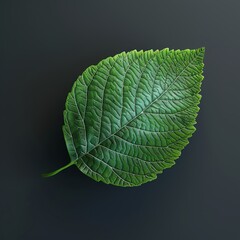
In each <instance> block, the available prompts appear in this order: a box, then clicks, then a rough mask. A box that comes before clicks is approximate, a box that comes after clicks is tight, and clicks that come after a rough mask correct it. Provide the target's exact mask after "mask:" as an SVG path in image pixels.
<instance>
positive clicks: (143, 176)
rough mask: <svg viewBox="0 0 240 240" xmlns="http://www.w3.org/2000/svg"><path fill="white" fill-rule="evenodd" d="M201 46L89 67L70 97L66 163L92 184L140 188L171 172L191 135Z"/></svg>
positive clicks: (126, 57)
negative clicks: (158, 176) (169, 170)
mask: <svg viewBox="0 0 240 240" xmlns="http://www.w3.org/2000/svg"><path fill="white" fill-rule="evenodd" d="M203 57H204V48H199V49H196V50H189V49H187V50H169V49H163V50H156V51H153V50H148V51H136V50H134V51H130V52H127V53H125V52H123V53H120V54H118V55H116V56H114V57H108V58H106V59H104V60H102V61H100V62H99V63H98V64H97V65H94V66H90V67H88V68H87V69H86V70H85V71H84V72H83V74H82V75H81V76H80V77H79V78H78V79H77V81H76V82H75V83H74V85H73V88H72V91H71V92H70V93H69V94H68V97H67V101H66V109H65V111H64V126H63V132H64V137H65V141H66V145H67V149H68V152H69V155H70V159H71V161H72V163H74V164H76V166H77V167H78V168H79V169H80V170H81V171H82V172H83V173H84V174H86V175H88V176H89V177H91V178H93V179H94V180H96V181H103V182H105V183H108V184H113V185H117V186H138V185H141V184H143V183H145V182H148V181H152V180H153V179H155V178H156V177H157V174H159V173H162V171H163V170H164V169H165V168H169V167H171V166H172V165H173V164H174V163H175V160H176V159H177V158H178V157H179V156H180V154H181V151H182V150H183V148H184V147H185V146H186V145H187V144H188V138H189V137H191V136H192V134H193V132H194V131H195V127H194V125H195V123H196V117H197V113H198V111H199V107H198V104H199V102H200V99H201V96H200V95H199V92H200V87H201V82H202V79H203V76H202V71H203Z"/></svg>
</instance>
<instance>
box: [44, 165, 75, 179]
mask: <svg viewBox="0 0 240 240" xmlns="http://www.w3.org/2000/svg"><path fill="white" fill-rule="evenodd" d="M75 163H76V162H75V161H71V162H70V163H68V164H67V165H65V166H63V167H61V168H59V169H57V170H55V171H53V172H50V173H43V174H42V177H52V176H54V175H56V174H58V173H59V172H61V171H63V170H64V169H66V168H69V167H71V166H72V165H74V164H75Z"/></svg>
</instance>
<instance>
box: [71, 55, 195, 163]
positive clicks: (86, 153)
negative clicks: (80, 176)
mask: <svg viewBox="0 0 240 240" xmlns="http://www.w3.org/2000/svg"><path fill="white" fill-rule="evenodd" d="M194 59H195V58H193V59H192V60H191V61H190V62H189V63H188V65H187V66H186V67H185V68H184V69H183V70H182V71H181V72H180V73H179V74H178V75H177V76H176V78H175V79H174V80H173V81H172V83H171V84H169V86H168V87H167V88H166V89H165V90H164V91H163V92H162V93H161V94H160V96H158V97H157V98H155V99H154V100H153V101H152V102H151V103H150V104H149V105H148V106H146V108H145V109H144V110H143V111H142V112H140V113H139V114H137V115H136V116H135V117H134V118H133V119H132V120H130V121H129V122H127V123H126V124H125V125H124V126H122V127H121V128H120V129H119V130H117V131H116V132H114V133H112V134H111V135H110V136H109V137H107V138H105V139H104V140H102V141H101V142H100V143H98V144H97V145H96V146H94V147H93V148H91V149H90V150H89V151H88V152H85V153H84V154H82V155H81V156H79V157H78V158H77V159H76V160H73V161H72V164H73V163H76V162H77V161H78V160H80V159H81V158H82V157H84V156H85V155H88V154H89V153H90V152H91V151H92V150H94V149H95V148H97V147H99V146H100V145H101V144H102V143H104V142H105V141H107V140H108V139H110V138H111V137H112V136H114V135H116V134H117V133H118V132H120V131H121V130H122V129H124V128H125V127H126V126H127V125H128V124H130V123H132V122H133V121H134V120H136V119H137V118H138V117H139V116H140V115H142V114H143V113H144V111H146V110H147V109H148V108H150V107H151V106H152V105H153V104H154V103H155V102H157V101H158V100H160V98H161V97H162V96H163V95H164V94H165V93H166V92H167V91H168V90H169V89H170V87H171V86H172V85H173V84H174V83H175V82H176V81H177V79H178V78H179V77H180V76H181V74H182V73H183V72H184V71H185V70H186V69H187V68H188V67H189V65H190V64H191V63H192V62H193V60H194Z"/></svg>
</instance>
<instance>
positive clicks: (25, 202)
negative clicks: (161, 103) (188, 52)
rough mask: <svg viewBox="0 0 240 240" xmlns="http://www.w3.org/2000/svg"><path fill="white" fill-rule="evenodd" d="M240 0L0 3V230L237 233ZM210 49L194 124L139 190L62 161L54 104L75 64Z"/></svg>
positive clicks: (100, 235) (5, 234)
mask: <svg viewBox="0 0 240 240" xmlns="http://www.w3.org/2000/svg"><path fill="white" fill-rule="evenodd" d="M239 9H240V2H239V1H238V0H236V1H233V0H228V1H223V0H218V1H217V0H216V1H213V0H212V1H211V0H204V1H203V0H202V1H192V0H182V1H178V0H175V1H170V0H167V1H153V0H148V1H143V0H142V1H130V0H129V1H123V0H122V1H104V0H101V1H90V0H88V1H77V0H76V1H49V0H47V1H43V0H41V1H33V0H28V1H18V0H16V1H11V0H6V1H0V25H1V26H0V27H1V38H0V41H1V44H0V48H1V49H0V51H1V53H0V58H1V70H0V77H1V85H0V98H1V99H0V107H1V108H0V109H1V118H0V119H1V120H0V121H1V134H0V136H1V161H0V164H1V175H0V179H1V181H0V187H1V189H0V190H1V191H0V192H1V195H0V202H1V205H0V206H1V212H0V217H1V223H0V239H3V240H5V239H7V240H8V239H10V240H11V239H23V240H30V239H31V240H32V239H34V240H38V239H86V240H93V239H99V240H102V239H114V240H119V239H138V240H142V239H148V240H152V239H164V240H170V239H177V240H178V239H180V240H181V239H183V240H193V239H194V240H203V239H204V240H208V239H209V240H212V239H218V240H221V239H224V240H225V239H234V240H235V239H240V233H239V231H240V230H239V225H240V206H239V205H240V191H239V190H240V189H239V182H240V171H239V170H240V157H239V149H240V147H239V128H240V127H239V126H240V124H239V89H240V79H239V62H240V58H239V50H240V32H239V23H240V16H239ZM202 46H205V47H206V57H205V71H204V75H205V80H204V83H203V88H202V95H203V98H202V102H201V111H200V114H199V117H198V124H197V132H196V133H195V134H194V136H193V137H192V139H191V141H190V144H189V145H188V146H187V148H186V149H185V150H184V151H183V153H182V156H181V157H180V159H179V160H177V164H176V165H175V166H174V167H173V168H172V169H169V170H166V171H165V172H164V174H162V175H160V176H159V177H158V179H157V180H156V181H154V182H151V183H148V184H145V185H143V186H141V187H138V188H119V187H113V186H109V185H105V184H103V183H96V182H94V181H93V180H91V179H90V178H88V177H86V176H84V175H83V174H82V173H80V172H79V171H78V170H77V168H75V167H72V168H69V169H67V170H66V171H64V172H62V173H61V174H59V175H57V176H55V177H53V178H49V179H43V178H41V176H40V174H41V173H43V172H47V171H51V170H55V169H56V168H58V167H60V166H63V165H65V164H66V163H68V161H69V157H68V153H67V150H66V147H65V143H64V139H63V135H62V130H61V127H62V124H63V117H62V111H63V109H64V103H65V99H66V96H67V93H68V92H69V91H70V89H71V86H72V84H73V82H74V81H75V80H76V78H77V76H78V75H79V74H81V73H82V71H83V70H84V69H85V68H86V67H88V66H89V65H91V64H96V63H97V62H98V61H99V60H101V59H103V58H105V57H107V56H109V55H115V54H116V53H119V52H121V51H123V50H125V51H128V50H132V49H138V50H140V49H145V50H146V49H151V48H153V49H162V48H164V47H169V48H174V49H178V48H180V49H185V48H198V47H202Z"/></svg>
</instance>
